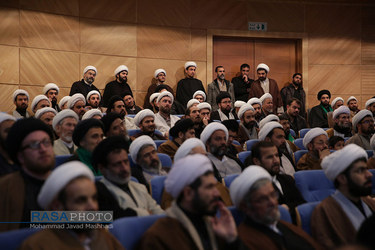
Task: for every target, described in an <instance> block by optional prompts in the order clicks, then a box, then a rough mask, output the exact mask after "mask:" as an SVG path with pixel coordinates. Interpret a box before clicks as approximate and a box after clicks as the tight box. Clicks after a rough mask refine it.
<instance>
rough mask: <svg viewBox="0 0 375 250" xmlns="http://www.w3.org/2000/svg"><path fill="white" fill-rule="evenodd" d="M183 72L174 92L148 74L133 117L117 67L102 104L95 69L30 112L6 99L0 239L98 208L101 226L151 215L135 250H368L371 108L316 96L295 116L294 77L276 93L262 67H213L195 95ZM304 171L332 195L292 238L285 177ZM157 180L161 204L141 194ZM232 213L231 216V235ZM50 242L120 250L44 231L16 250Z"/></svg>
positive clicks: (373, 146)
mask: <svg viewBox="0 0 375 250" xmlns="http://www.w3.org/2000/svg"><path fill="white" fill-rule="evenodd" d="M184 69H185V76H186V77H185V78H184V79H181V80H180V81H179V82H178V83H177V90H176V93H174V91H173V89H172V88H171V87H170V86H169V85H168V84H166V82H167V72H166V71H165V70H164V69H157V70H155V73H154V77H153V78H152V82H151V85H150V87H149V88H148V90H147V94H146V96H145V100H144V103H143V105H137V104H136V103H135V100H134V97H133V92H132V90H131V88H130V85H129V84H128V74H129V73H130V72H129V70H128V67H127V66H125V65H120V66H119V67H117V68H116V69H115V71H114V76H115V80H114V81H111V82H109V83H107V84H106V86H105V89H104V92H103V95H102V94H101V93H100V91H99V90H98V89H97V88H96V87H95V85H94V81H95V77H96V74H97V69H96V68H95V67H94V66H87V67H86V68H85V69H84V70H83V78H82V79H81V80H80V81H77V82H74V83H73V84H72V87H71V90H70V95H69V96H65V97H62V98H59V91H60V89H59V87H58V86H57V85H56V84H55V83H48V84H46V85H45V87H44V88H43V93H41V94H40V95H37V96H36V97H34V98H33V100H32V101H31V105H30V106H29V101H30V100H31V99H30V96H29V94H28V92H27V91H25V90H22V89H18V90H16V91H15V92H14V93H13V101H14V104H15V110H14V111H13V112H12V114H11V115H10V114H6V113H0V176H1V177H0V190H1V191H2V192H1V194H2V195H1V196H0V200H1V201H0V204H1V206H2V209H0V221H1V222H9V223H0V232H6V231H10V230H16V229H21V228H27V227H29V224H28V223H26V222H30V221H31V218H30V216H31V215H30V212H31V211H40V210H46V211H52V210H53V211H55V210H57V211H64V210H66V211H97V210H99V211H113V218H114V219H120V218H122V217H135V216H140V217H142V216H149V215H164V217H162V218H160V219H158V220H157V221H156V222H155V223H154V224H153V225H152V226H151V227H150V228H149V229H148V230H147V231H146V232H145V233H144V234H143V236H142V238H141V239H139V242H138V244H137V248H138V249H177V248H178V249H333V248H338V247H341V246H347V247H352V249H373V246H374V243H373V240H371V239H372V237H371V236H372V235H374V233H373V228H374V226H375V215H374V212H375V200H373V198H372V197H371V196H372V195H373V193H372V174H371V172H370V171H369V169H375V158H374V157H373V151H375V135H374V132H375V131H374V128H375V127H374V115H375V97H374V98H371V99H369V100H368V101H367V102H366V104H365V107H364V109H362V110H360V109H359V107H358V100H357V99H356V97H354V96H351V97H349V99H348V100H346V102H345V100H344V99H343V98H341V97H337V98H335V99H334V100H333V101H332V102H331V93H330V91H329V90H321V91H319V93H318V95H317V99H318V100H319V102H320V103H319V105H317V106H315V107H313V108H311V110H306V94H305V91H304V90H303V86H302V75H301V74H300V73H296V74H294V75H293V77H292V82H291V83H290V84H288V85H287V86H285V87H284V88H282V89H281V90H279V87H278V84H277V82H276V80H274V79H270V78H268V74H269V72H270V68H269V67H268V66H267V65H266V64H264V63H261V64H259V65H258V66H257V68H256V74H257V77H258V79H256V80H253V79H250V77H249V73H250V66H249V65H248V64H243V65H241V67H240V74H239V75H238V76H236V77H234V78H233V79H232V80H231V81H230V80H227V79H226V78H225V68H224V67H223V66H217V67H216V68H215V72H216V74H217V78H216V79H215V80H214V81H213V82H212V83H210V84H208V86H207V92H206V90H205V89H204V87H203V84H202V81H200V80H198V79H196V78H195V75H196V70H197V65H196V63H195V62H186V64H185V67H184ZM59 99H60V100H59ZM58 100H59V101H58ZM30 111H31V112H30ZM302 150H303V151H302ZM297 152H298V153H302V154H301V155H302V156H301V157H298V159H297V158H296V157H295V156H296V154H297ZM240 155H246V157H244V158H240ZM57 157H62V158H64V163H62V164H60V163H59V164H56V159H57ZM162 157H164V158H162ZM162 159H167V161H169V162H170V163H168V164H167V163H166V161H163V160H162ZM309 170H318V171H323V172H324V174H325V176H326V178H327V179H328V180H330V181H332V183H333V184H332V185H333V186H334V188H335V192H334V193H333V194H332V195H329V196H327V197H326V198H325V199H324V200H322V201H320V202H319V204H318V205H317V206H316V207H315V209H314V211H313V212H312V215H311V218H312V219H311V235H310V234H308V233H307V232H305V231H304V230H303V229H302V228H301V222H300V217H299V214H298V209H297V207H298V206H301V205H302V204H306V203H307V201H306V199H305V197H304V196H303V195H302V194H301V192H300V190H299V188H298V186H297V184H296V182H295V178H294V177H295V174H296V173H298V172H301V171H305V172H308V171H309ZM158 177H163V178H165V181H164V185H163V190H162V197H161V198H160V199H161V201H156V199H155V197H154V196H153V192H152V181H153V179H155V178H158ZM229 179H231V180H232V182H231V183H229V182H228V180H229ZM233 179H234V180H233ZM316 181H317V182H319V180H316ZM231 206H234V207H235V208H234V209H236V211H237V212H238V213H241V214H242V215H243V218H242V220H241V222H240V224H239V225H236V222H235V220H234V218H233V216H232V213H231V212H230V210H229V209H228V207H231ZM231 209H233V208H231ZM280 209H285V210H286V211H287V212H288V213H289V214H290V217H291V223H289V222H286V221H284V220H281V219H280ZM218 214H220V216H219V215H218ZM129 237H130V236H129ZM50 244H54V245H55V246H56V249H59V248H61V249H65V248H70V247H71V248H73V247H77V249H81V248H82V249H122V247H123V246H121V244H120V243H119V242H118V241H117V239H116V238H115V237H114V236H113V235H111V234H110V233H108V232H107V231H106V230H99V229H92V230H79V229H76V230H68V229H65V230H59V229H45V230H41V231H39V232H37V233H34V234H33V235H32V236H30V237H29V238H27V239H25V240H24V241H23V242H22V245H21V249H34V248H38V249H39V248H40V249H44V248H48V246H49V245H50ZM348 249H349V248H348Z"/></svg>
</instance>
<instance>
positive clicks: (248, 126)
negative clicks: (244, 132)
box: [243, 121, 256, 130]
mask: <svg viewBox="0 0 375 250" xmlns="http://www.w3.org/2000/svg"><path fill="white" fill-rule="evenodd" d="M255 124H256V122H255V121H253V122H247V123H244V124H243V125H244V126H245V128H247V129H249V130H250V129H253V127H254V126H255Z"/></svg>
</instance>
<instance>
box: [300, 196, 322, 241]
mask: <svg viewBox="0 0 375 250" xmlns="http://www.w3.org/2000/svg"><path fill="white" fill-rule="evenodd" d="M319 203H320V202H319V201H315V202H308V203H305V204H301V205H299V206H297V207H296V217H297V225H298V226H300V227H302V229H303V230H304V231H305V232H306V233H308V234H310V235H311V226H310V225H311V215H312V212H313V211H314V209H315V207H316V206H317V205H318V204H319Z"/></svg>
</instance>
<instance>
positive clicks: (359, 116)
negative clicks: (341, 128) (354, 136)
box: [352, 109, 373, 132]
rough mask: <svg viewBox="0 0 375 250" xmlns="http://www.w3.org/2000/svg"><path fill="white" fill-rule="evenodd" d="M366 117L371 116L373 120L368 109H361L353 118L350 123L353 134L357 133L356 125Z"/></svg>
mask: <svg viewBox="0 0 375 250" xmlns="http://www.w3.org/2000/svg"><path fill="white" fill-rule="evenodd" d="M366 116H371V117H372V118H373V115H372V112H371V111H370V110H368V109H362V110H361V111H359V112H358V113H357V114H356V115H355V116H353V118H352V123H353V128H354V130H355V132H357V124H358V123H359V122H360V121H362V119H363V118H365V117H366Z"/></svg>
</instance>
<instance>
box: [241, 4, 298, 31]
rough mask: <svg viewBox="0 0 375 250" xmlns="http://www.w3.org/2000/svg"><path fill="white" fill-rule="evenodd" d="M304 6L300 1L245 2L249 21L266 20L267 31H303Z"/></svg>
mask: <svg viewBox="0 0 375 250" xmlns="http://www.w3.org/2000/svg"><path fill="white" fill-rule="evenodd" d="M304 19H305V7H304V5H303V4H302V3H285V2H272V3H266V2H264V1H259V2H255V3H248V4H247V20H248V21H249V22H266V23H267V31H270V32H273V31H282V32H304V28H305V27H304Z"/></svg>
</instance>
